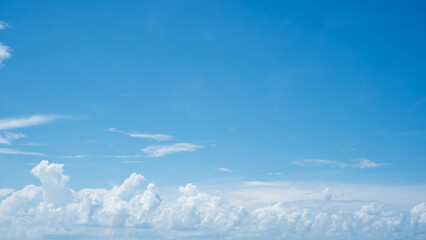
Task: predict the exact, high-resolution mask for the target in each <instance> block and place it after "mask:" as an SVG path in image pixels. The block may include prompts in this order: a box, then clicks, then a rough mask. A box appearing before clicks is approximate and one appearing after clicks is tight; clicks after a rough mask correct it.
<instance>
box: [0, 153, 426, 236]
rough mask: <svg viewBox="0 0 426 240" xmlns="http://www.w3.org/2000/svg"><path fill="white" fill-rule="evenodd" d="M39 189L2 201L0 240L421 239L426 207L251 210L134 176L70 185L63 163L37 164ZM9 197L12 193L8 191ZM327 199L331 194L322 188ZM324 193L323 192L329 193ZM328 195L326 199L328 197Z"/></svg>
mask: <svg viewBox="0 0 426 240" xmlns="http://www.w3.org/2000/svg"><path fill="white" fill-rule="evenodd" d="M31 173H32V174H33V175H34V176H35V177H37V178H38V179H39V180H40V182H41V185H40V186H36V185H27V186H25V187H24V188H23V189H21V190H18V191H14V192H13V193H11V194H10V193H8V194H9V196H8V197H7V198H5V199H4V200H3V201H1V203H0V236H1V238H2V239H63V238H66V237H67V238H72V239H141V238H144V239H195V238H202V239H283V238H288V239H424V237H425V236H426V202H422V203H419V204H418V205H415V206H413V207H412V208H411V209H410V210H408V211H405V212H400V211H396V210H395V209H393V208H392V206H387V205H384V204H380V203H376V202H370V203H368V202H364V203H363V204H362V205H361V206H360V207H355V208H346V207H342V205H339V203H338V202H337V203H335V201H333V200H331V199H324V200H321V201H317V202H314V203H311V204H306V205H305V206H301V205H297V204H293V203H284V202H277V203H274V204H270V205H266V206H261V207H256V208H249V207H245V206H243V205H240V204H235V203H232V201H228V200H226V199H223V198H221V197H219V196H215V195H209V194H207V193H204V192H202V191H200V190H198V188H197V187H196V186H195V185H193V184H191V183H189V184H187V185H186V186H181V187H179V196H178V197H177V199H175V200H172V201H169V202H167V201H164V200H162V199H161V197H160V194H159V191H158V190H157V188H156V186H155V185H154V184H153V183H148V184H146V183H145V178H144V176H143V175H141V174H137V173H132V174H131V175H130V176H129V178H127V179H125V180H124V181H123V183H122V184H121V185H117V186H113V187H112V188H111V189H89V188H86V189H81V190H80V191H74V190H72V189H70V188H69V187H68V185H67V184H68V182H69V180H70V178H69V177H68V176H65V175H64V174H63V165H62V164H49V163H48V162H47V161H42V162H40V164H38V165H37V166H36V167H34V168H33V169H32V171H31ZM9 192H10V190H9ZM325 194H326V195H327V194H330V192H328V191H325ZM327 196H328V195H327ZM327 196H326V197H327Z"/></svg>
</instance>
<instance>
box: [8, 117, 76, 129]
mask: <svg viewBox="0 0 426 240" xmlns="http://www.w3.org/2000/svg"><path fill="white" fill-rule="evenodd" d="M64 118H69V117H68V116H63V115H33V116H31V117H23V118H4V119H0V130H5V129H13V128H23V127H30V126H35V125H42V124H47V123H50V122H52V121H54V120H57V119H64Z"/></svg>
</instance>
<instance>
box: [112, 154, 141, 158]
mask: <svg viewBox="0 0 426 240" xmlns="http://www.w3.org/2000/svg"><path fill="white" fill-rule="evenodd" d="M107 157H109V158H121V159H128V158H140V157H142V155H141V154H135V155H114V156H107Z"/></svg>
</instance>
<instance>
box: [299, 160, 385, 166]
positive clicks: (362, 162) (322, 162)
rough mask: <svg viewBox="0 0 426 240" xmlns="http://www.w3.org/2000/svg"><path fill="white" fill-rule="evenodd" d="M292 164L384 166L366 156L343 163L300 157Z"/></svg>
mask: <svg viewBox="0 0 426 240" xmlns="http://www.w3.org/2000/svg"><path fill="white" fill-rule="evenodd" d="M292 163H293V164H296V165H299V166H304V167H320V166H329V167H334V168H336V167H337V168H375V167H381V166H385V165H386V164H384V163H375V162H373V161H371V160H368V159H366V158H360V159H357V160H354V161H353V162H352V163H345V162H339V161H332V160H326V159H301V160H297V161H294V162H292Z"/></svg>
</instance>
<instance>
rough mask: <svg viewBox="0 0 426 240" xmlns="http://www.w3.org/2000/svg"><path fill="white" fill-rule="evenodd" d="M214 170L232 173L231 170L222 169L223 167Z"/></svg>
mask: <svg viewBox="0 0 426 240" xmlns="http://www.w3.org/2000/svg"><path fill="white" fill-rule="evenodd" d="M214 170H216V171H219V172H232V171H231V169H229V168H223V167H220V168H215V169H214Z"/></svg>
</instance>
